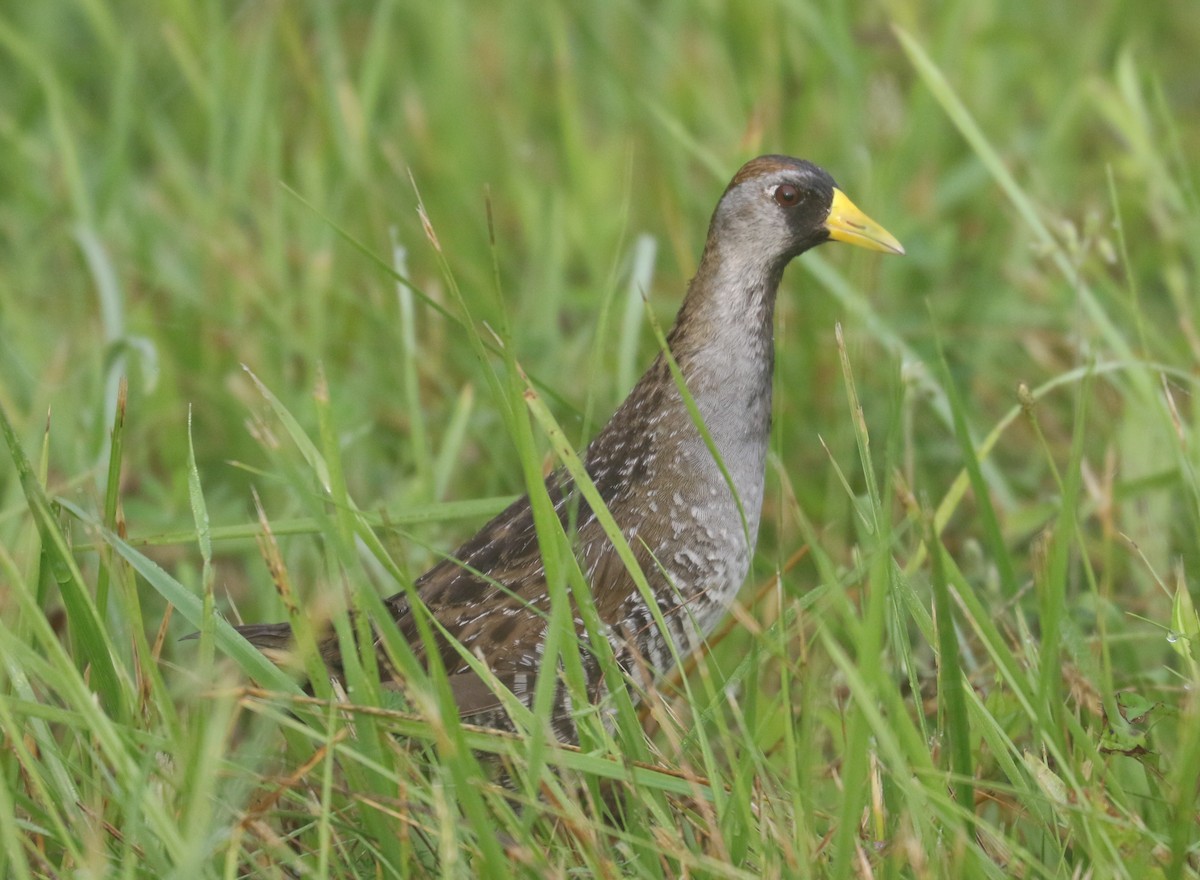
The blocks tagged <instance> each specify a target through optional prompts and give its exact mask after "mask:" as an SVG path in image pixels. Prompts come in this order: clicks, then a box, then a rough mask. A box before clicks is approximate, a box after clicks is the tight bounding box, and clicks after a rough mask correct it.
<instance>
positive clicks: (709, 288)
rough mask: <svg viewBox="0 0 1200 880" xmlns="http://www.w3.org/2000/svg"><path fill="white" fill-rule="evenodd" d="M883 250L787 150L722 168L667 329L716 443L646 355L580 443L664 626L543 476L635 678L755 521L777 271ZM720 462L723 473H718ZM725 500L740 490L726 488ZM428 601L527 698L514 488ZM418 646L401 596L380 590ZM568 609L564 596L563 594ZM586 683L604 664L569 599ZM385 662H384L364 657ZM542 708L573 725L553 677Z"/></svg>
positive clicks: (476, 699)
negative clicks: (808, 259) (551, 695)
mask: <svg viewBox="0 0 1200 880" xmlns="http://www.w3.org/2000/svg"><path fill="white" fill-rule="evenodd" d="M831 240H832V241H842V242H846V243H849V244H853V245H857V246H859V247H864V248H869V249H871V250H877V251H883V252H885V253H894V254H903V253H904V249H903V248H902V247H901V246H900V243H899V242H898V241H896V239H895V238H893V237H892V236H891V235H890V234H889V233H888V232H887V231H886V230H884V229H883V228H882V227H881V226H880V225H879V224H877V223H875V222H874V221H873V220H871V219H870V218H868V217H867V216H866V215H864V214H863V213H862V212H861V211H859V210H858V208H856V207H855V206H854V204H853V203H852V202H851V201H850V200H849V199H848V198H847V197H846V196H845V195H844V194H843V193H842V191H841V190H840V189H838V188H837V186H836V184H835V183H834V181H833V178H832V177H830V176H829V174H827V173H826V172H825V171H823V170H822V169H820V168H818V167H817V166H816V165H813V164H812V163H810V162H807V161H804V160H802V159H793V158H790V157H787V156H760V157H759V158H757V159H754V160H752V161H750V162H748V163H746V165H744V166H743V167H742V168H741V170H740V171H738V172H737V174H736V175H734V177H733V180H732V181H730V183H729V186H728V187H727V188H726V190H725V193H724V194H723V195H722V196H721V199H720V201H719V202H718V203H717V207H716V211H715V212H714V213H713V217H712V222H711V224H710V226H709V230H708V240H707V242H706V243H705V246H704V254H703V256H702V257H701V259H700V266H699V269H698V271H697V272H696V276H695V278H693V279H692V282H691V284H690V285H689V286H688V291H687V296H686V297H685V299H684V301H683V305H682V307H681V308H680V310H679V315H678V317H677V318H676V320H675V326H674V327H673V329H672V330H671V332H670V334H669V335H668V337H667V343H668V346H669V348H670V351H671V354H672V356H673V357H674V359H675V361H676V362H677V364H678V365H679V369H680V371H681V373H682V376H683V379H684V381H685V382H686V386H687V390H688V392H689V393H690V395H691V397H692V399H693V400H694V402H695V406H696V409H697V410H698V412H699V416H700V418H701V419H702V420H703V425H704V426H705V429H706V431H707V433H708V435H709V437H710V438H711V440H712V442H713V444H714V446H715V449H716V451H717V453H718V454H719V457H720V462H721V463H718V460H717V458H716V457H714V455H713V453H712V451H711V450H710V447H709V445H708V443H707V442H706V440H705V438H704V436H703V434H702V433H701V431H700V430H699V428H698V427H697V424H696V421H695V420H694V419H693V416H692V415H691V413H690V412H689V410H688V407H687V405H686V403H685V401H684V398H683V396H682V395H681V393H680V390H679V387H678V386H677V384H676V380H675V378H674V377H673V375H672V372H671V370H670V366H669V362H668V360H667V359H666V358H665V357H664V355H663V354H662V353H660V354H659V356H658V357H657V358H656V359H655V361H654V362H653V363H652V364H651V365H650V368H649V369H648V370H647V371H646V373H645V375H643V376H642V378H641V380H640V381H639V382H638V383H637V385H636V386H635V387H634V389H633V390H632V391H631V392H630V393H629V396H628V397H627V398H626V399H625V402H624V403H622V404H621V406H620V407H619V408H618V409H617V411H616V413H615V414H614V415H613V417H612V418H611V419H610V420H609V422H608V424H606V425H605V426H604V427H603V428H602V429H601V431H600V433H599V434H597V435H596V438H595V439H594V440H593V441H592V442H591V444H590V445H589V446H588V447H587V451H586V452H585V453H584V455H583V456H582V458H583V460H584V462H585V465H586V467H587V471H588V473H589V475H590V476H591V479H592V481H593V482H594V483H595V486H596V489H597V490H598V491H599V493H600V496H601V497H602V498H603V499H604V503H605V505H606V506H607V508H608V510H609V511H610V512H611V514H612V517H613V519H614V520H615V521H616V523H617V525H618V526H619V527H620V529H621V531H622V533H623V534H624V536H625V539H626V541H627V542H628V544H629V546H630V548H631V549H632V550H633V552H634V555H635V557H636V558H637V561H638V563H639V564H640V566H641V570H642V572H643V573H644V574H645V577H646V579H647V581H648V582H649V585H650V587H651V590H652V592H653V594H654V600H655V603H656V604H657V606H658V611H659V612H660V613H661V617H662V619H663V621H664V622H665V624H666V631H665V632H664V631H663V630H662V629H660V627H659V626H658V625H657V624H656V622H655V615H654V614H653V613H652V611H651V610H650V608H649V607H648V605H647V603H646V602H645V601H644V599H643V597H642V594H641V592H640V591H639V590H638V588H637V586H636V585H635V583H634V580H633V577H632V576H631V575H630V573H629V572H628V571H627V570H626V567H625V565H624V564H623V563H622V562H621V560H620V558H619V557H618V555H617V553H616V551H615V550H614V548H613V545H612V543H611V542H610V541H609V539H608V538H607V537H606V536H605V534H604V531H603V529H602V528H601V526H600V524H599V522H598V521H597V519H596V516H595V514H594V512H593V511H592V510H591V509H590V508H589V507H588V505H587V503H586V502H584V501H583V500H582V498H579V497H576V496H577V494H578V493H577V492H576V491H575V489H574V487H573V484H572V481H571V479H570V477H569V476H568V475H567V474H566V473H565V472H563V471H561V470H560V471H556V472H554V473H552V474H551V475H550V476H549V477H547V479H546V486H547V489H548V490H549V493H550V497H551V498H552V499H553V500H554V502H555V509H556V511H557V512H558V515H559V517H560V518H561V519H562V520H563V522H564V523H566V522H567V517H568V515H569V512H570V511H571V510H572V508H573V506H574V505H576V504H577V505H578V508H577V510H576V511H575V516H574V527H575V548H576V555H577V557H578V559H579V562H580V567H581V569H582V570H583V572H584V574H585V576H586V578H587V581H588V584H589V585H590V588H591V592H592V596H593V597H594V600H595V606H596V611H597V612H598V614H599V617H600V620H601V621H602V622H603V624H604V626H605V628H606V636H607V638H608V639H609V641H610V643H611V644H612V649H613V652H614V654H615V656H616V658H617V660H618V661H619V662H620V663H621V665H622V667H623V669H624V670H625V671H626V672H627V673H628V674H630V675H631V676H632V677H633V678H634V680H635V681H639V682H641V683H645V681H646V680H647V679H648V678H653V677H655V676H658V675H661V674H663V673H664V672H666V671H667V670H668V669H669V668H670V666H671V665H672V663H673V656H674V654H673V652H672V650H671V646H670V645H669V644H668V641H667V640H668V639H669V640H671V642H673V644H674V646H675V648H676V649H677V652H678V655H679V656H683V655H686V654H687V653H689V652H690V651H692V650H694V649H695V648H696V647H697V646H698V645H699V643H700V642H701V641H702V640H703V639H704V637H705V636H706V635H708V633H709V632H710V631H711V630H712V628H713V626H714V625H715V624H716V623H717V621H718V620H719V619H720V618H721V617H722V615H724V614H725V612H726V610H727V609H728V607H729V605H730V603H731V602H732V601H733V599H734V596H735V595H736V594H737V592H738V588H739V587H740V586H741V585H742V581H743V579H744V578H745V576H746V572H747V570H748V569H749V566H750V557H751V554H752V553H753V550H754V545H755V541H756V539H757V536H758V524H759V516H760V513H761V509H762V500H763V481H764V475H765V463H766V454H767V443H768V435H769V433H770V424H771V391H772V387H771V386H772V367H773V363H774V332H773V318H774V312H775V295H776V293H777V291H778V289H779V282H780V279H781V277H782V276H783V270H784V268H785V267H786V266H787V264H788V263H789V262H790V261H791V260H792V259H793V258H794V257H797V256H799V255H800V254H802V253H804V252H805V251H807V250H809V249H810V248H814V247H816V246H817V245H819V244H823V243H824V242H826V241H831ZM722 464H723V467H724V473H723V472H722ZM739 501H740V503H739ZM415 586H416V591H417V594H418V595H419V596H420V598H421V601H422V602H423V603H424V604H425V605H426V606H427V607H428V609H429V611H430V613H431V614H432V615H433V616H434V617H435V618H436V619H437V620H438V621H439V622H440V623H441V624H442V626H443V627H445V629H446V631H447V632H449V633H450V634H451V635H452V636H453V637H454V639H455V640H457V642H458V643H459V644H460V645H461V646H462V648H465V649H466V650H467V651H470V652H471V653H472V654H474V655H476V656H479V657H482V659H483V660H484V661H485V662H486V664H487V666H488V667H489V668H490V669H491V670H492V672H493V673H494V674H495V675H496V677H497V678H498V679H499V680H500V681H501V682H502V683H503V684H504V685H505V686H506V687H507V688H509V689H510V690H511V691H512V692H513V693H514V694H515V695H516V696H517V697H518V698H520V699H522V700H524V701H525V702H526V703H527V704H528V702H529V700H530V699H531V697H532V694H533V689H534V685H535V682H536V681H537V677H538V675H539V673H541V672H543V671H546V672H548V673H549V674H553V675H557V674H558V670H556V669H549V670H543V668H542V666H543V663H542V652H543V648H544V642H545V638H546V627H547V620H548V618H549V614H550V597H549V593H548V592H547V587H546V580H545V571H544V569H543V564H542V559H541V556H540V554H539V551H538V540H537V535H536V533H535V530H534V522H533V514H532V511H531V508H530V503H529V498H528V497H524V498H521V499H520V500H519V501H516V502H514V503H513V504H512V505H511V506H510V507H509V508H508V509H507V510H505V511H504V512H502V513H501V514H499V515H498V516H497V517H496V518H495V519H493V520H492V521H491V522H489V523H488V524H487V525H485V526H484V527H483V528H482V529H481V530H480V531H479V533H478V534H476V535H475V536H474V537H473V538H471V539H470V540H468V541H467V542H466V543H465V544H463V545H462V546H461V547H459V548H458V549H457V550H456V551H455V552H454V553H453V554H451V557H450V558H448V559H446V560H444V561H442V562H440V563H438V564H437V565H435V566H434V567H433V568H431V569H430V570H429V571H428V572H426V573H425V574H424V575H422V576H421V577H420V578H419V579H418V580H417V581H416V585H415ZM385 602H386V607H387V609H388V611H389V612H390V613H391V615H392V617H393V618H394V619H395V621H396V624H397V626H398V627H399V630H400V632H401V633H402V634H403V635H404V636H405V637H406V638H407V639H408V641H409V643H410V644H411V645H412V648H413V651H414V652H415V653H416V655H417V657H418V658H419V659H423V658H424V655H425V646H424V645H423V644H422V642H421V639H420V637H419V636H418V634H417V628H416V625H415V622H414V620H413V615H412V611H411V608H410V606H409V600H408V594H407V593H398V594H396V595H394V596H392V597H391V598H389V599H387V600H385ZM576 610H577V609H576ZM575 625H576V628H577V630H578V631H579V635H580V640H581V646H582V648H583V650H582V654H583V660H584V671H585V673H586V675H587V677H588V679H589V689H590V692H591V693H592V695H593V697H594V698H596V699H599V698H601V697H602V696H603V694H604V683H603V674H602V672H601V670H600V669H599V664H598V663H597V662H596V660H595V658H594V657H593V656H592V655H591V654H590V652H588V650H587V635H586V633H585V632H584V628H583V623H582V620H581V619H580V618H579V615H578V614H577V613H576V614H575ZM239 630H240V632H241V633H242V635H243V636H245V637H246V638H247V639H248V640H249V641H250V642H251V643H252V644H254V645H256V646H258V647H259V648H260V649H262V650H264V651H267V652H272V651H275V650H282V649H286V648H287V647H288V645H289V644H290V641H291V631H290V629H289V627H288V625H287V624H286V623H283V624H268V625H252V626H243V627H240V628H239ZM438 638H439V641H438V642H437V645H436V650H437V651H438V652H439V653H440V655H441V659H442V662H443V663H444V665H445V668H446V671H447V673H448V675H449V676H450V684H451V690H452V693H453V695H454V698H455V702H456V703H457V705H458V708H459V712H460V714H461V715H462V717H463V718H464V719H467V720H469V721H472V722H474V723H476V724H482V725H485V726H491V727H496V728H510V729H511V726H512V723H511V720H510V719H509V718H508V715H507V714H506V713H505V712H504V710H503V709H502V708H501V703H500V701H499V700H498V699H497V698H496V696H495V695H494V693H493V692H492V691H491V689H490V688H489V687H488V686H487V685H486V684H485V683H484V681H483V680H482V679H481V678H479V677H478V676H477V675H476V674H475V673H474V672H473V671H472V670H471V669H470V667H469V666H468V665H467V663H466V662H464V660H463V657H462V654H461V653H460V649H458V648H456V647H455V646H453V645H452V644H450V643H449V642H446V641H444V640H441V637H440V636H439V637H438ZM321 652H322V655H323V657H324V659H325V661H326V663H327V664H328V666H329V667H330V672H331V674H332V675H338V674H339V673H340V671H341V661H340V648H339V645H338V640H337V637H336V636H335V635H332V634H330V635H329V636H327V637H326V638H325V639H324V640H323V641H322V643H321ZM381 668H383V669H384V670H385V674H392V673H390V672H387V671H386V670H389V669H390V666H388V665H387V664H386V663H381ZM556 687H557V692H556V695H555V701H554V713H553V717H552V718H550V719H549V720H550V722H551V724H552V726H553V729H554V731H555V733H556V735H557V736H558V737H559V738H560V739H562V740H564V741H568V742H569V741H573V740H574V739H575V728H574V724H573V722H572V720H571V710H570V700H569V698H568V695H567V693H566V687H565V685H563V684H562V682H561V681H560V682H559V683H558V685H557V686H556Z"/></svg>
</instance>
